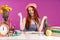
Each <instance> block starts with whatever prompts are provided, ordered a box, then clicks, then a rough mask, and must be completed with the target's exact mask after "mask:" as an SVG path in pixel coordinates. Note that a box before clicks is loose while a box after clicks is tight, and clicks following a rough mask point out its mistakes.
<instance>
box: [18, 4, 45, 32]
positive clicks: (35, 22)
mask: <svg viewBox="0 0 60 40" xmlns="http://www.w3.org/2000/svg"><path fill="white" fill-rule="evenodd" d="M36 7H37V6H36V4H35V3H31V4H28V5H27V7H26V11H27V17H26V18H24V20H23V22H22V14H21V13H19V14H18V15H19V16H20V29H22V30H24V31H41V30H42V28H43V27H42V24H43V22H42V24H40V18H39V15H38V12H37V10H36ZM45 19H46V17H45ZM43 21H44V20H43Z"/></svg>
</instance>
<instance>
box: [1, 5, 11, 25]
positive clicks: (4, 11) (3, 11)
mask: <svg viewBox="0 0 60 40" xmlns="http://www.w3.org/2000/svg"><path fill="white" fill-rule="evenodd" d="M0 8H1V10H0V14H2V17H3V19H4V23H5V24H8V17H9V12H10V11H12V8H10V7H9V6H8V5H2V6H1V7H0Z"/></svg>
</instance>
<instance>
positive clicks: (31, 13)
mask: <svg viewBox="0 0 60 40" xmlns="http://www.w3.org/2000/svg"><path fill="white" fill-rule="evenodd" d="M28 11H29V14H30V15H31V17H33V16H34V10H33V8H32V7H29V8H28Z"/></svg>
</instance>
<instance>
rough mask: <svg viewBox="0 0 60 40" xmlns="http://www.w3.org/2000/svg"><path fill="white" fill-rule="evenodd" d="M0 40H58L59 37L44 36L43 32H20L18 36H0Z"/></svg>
mask: <svg viewBox="0 0 60 40" xmlns="http://www.w3.org/2000/svg"><path fill="white" fill-rule="evenodd" d="M0 40H60V37H54V36H45V35H44V34H43V33H40V34H30V33H22V34H20V35H19V36H13V37H0Z"/></svg>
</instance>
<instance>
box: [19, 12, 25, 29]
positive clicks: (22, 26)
mask: <svg viewBox="0 0 60 40" xmlns="http://www.w3.org/2000/svg"><path fill="white" fill-rule="evenodd" d="M18 16H19V17H20V29H21V30H24V28H25V18H24V19H22V13H18Z"/></svg>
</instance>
